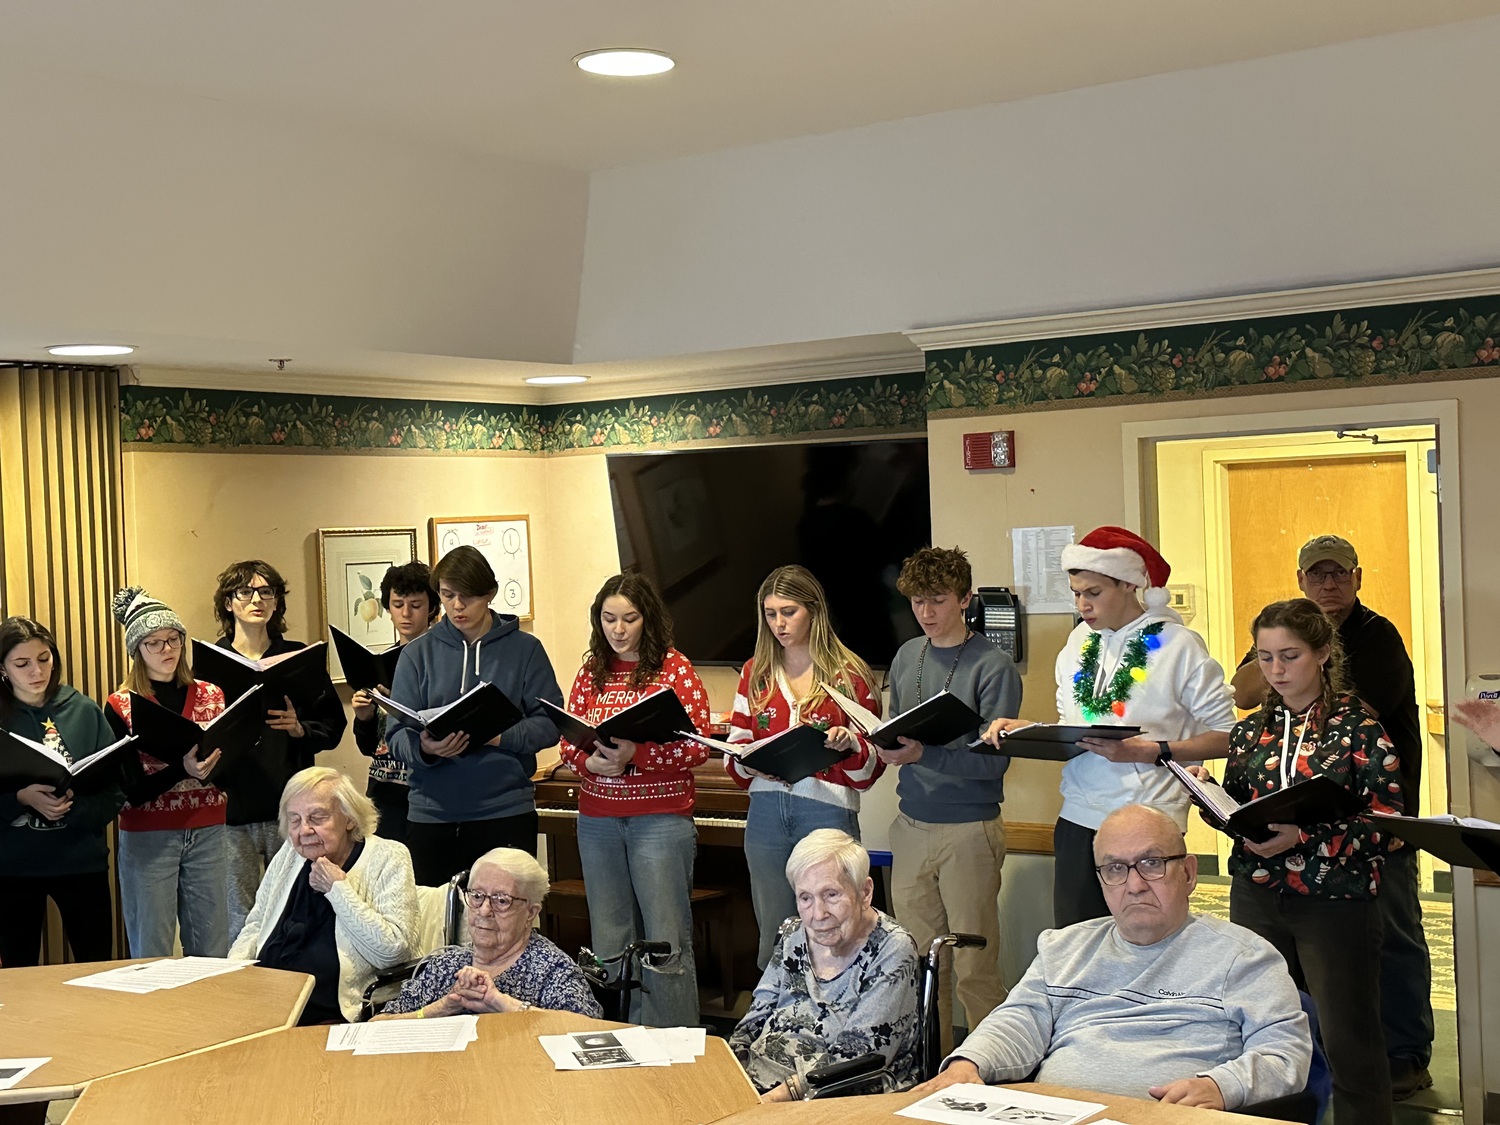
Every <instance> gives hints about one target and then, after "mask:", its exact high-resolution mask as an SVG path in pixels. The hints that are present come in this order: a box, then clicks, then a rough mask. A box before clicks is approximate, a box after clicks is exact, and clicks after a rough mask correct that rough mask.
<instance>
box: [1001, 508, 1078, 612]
mask: <svg viewBox="0 0 1500 1125" xmlns="http://www.w3.org/2000/svg"><path fill="white" fill-rule="evenodd" d="M1072 542H1073V528H1071V527H1013V528H1011V530H1010V544H1011V567H1012V573H1013V574H1014V576H1015V579H1014V581H1015V585H1016V593H1017V594H1019V595H1020V597H1021V601H1022V602H1023V603H1024V604H1025V606H1026V612H1027V613H1028V614H1029V615H1033V616H1034V615H1036V614H1038V613H1072V612H1073V611H1074V610H1073V591H1072V590H1071V589H1070V588H1069V587H1068V572H1067V571H1065V570H1064V569H1063V568H1062V551H1063V548H1064V547H1066V546H1068V545H1069V544H1070V543H1072Z"/></svg>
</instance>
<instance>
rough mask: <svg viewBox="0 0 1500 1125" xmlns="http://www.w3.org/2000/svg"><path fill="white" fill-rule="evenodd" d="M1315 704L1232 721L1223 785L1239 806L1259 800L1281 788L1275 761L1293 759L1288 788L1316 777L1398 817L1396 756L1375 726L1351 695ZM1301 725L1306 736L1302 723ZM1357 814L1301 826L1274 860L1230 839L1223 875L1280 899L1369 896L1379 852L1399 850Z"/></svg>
mask: <svg viewBox="0 0 1500 1125" xmlns="http://www.w3.org/2000/svg"><path fill="white" fill-rule="evenodd" d="M1324 710H1325V708H1324V705H1323V703H1322V702H1321V701H1319V702H1316V703H1314V704H1313V705H1312V707H1311V708H1309V709H1308V710H1307V711H1305V712H1302V713H1300V714H1299V713H1296V712H1293V713H1291V728H1290V737H1289V738H1288V736H1287V714H1288V712H1287V709H1286V708H1285V707H1282V706H1277V707H1275V708H1273V709H1271V710H1270V711H1269V712H1265V711H1260V712H1257V713H1255V714H1254V715H1251V716H1250V717H1249V718H1247V719H1243V720H1241V721H1240V722H1239V723H1237V724H1235V728H1234V730H1233V731H1231V732H1230V735H1229V761H1228V763H1227V765H1226V766H1225V771H1224V788H1225V790H1226V791H1228V793H1229V795H1230V796H1231V797H1233V798H1234V799H1235V800H1237V801H1239V802H1241V803H1242V804H1243V803H1244V802H1245V801H1248V800H1251V799H1252V798H1255V797H1264V796H1266V795H1267V794H1269V793H1274V792H1276V791H1277V790H1278V789H1280V788H1281V763H1282V759H1283V756H1284V755H1286V754H1292V753H1295V752H1296V749H1297V744H1298V740H1299V737H1300V739H1301V743H1302V752H1301V753H1300V754H1298V755H1297V761H1296V765H1295V767H1294V769H1295V778H1296V780H1294V781H1293V782H1292V784H1294V785H1295V784H1296V783H1297V781H1300V780H1305V779H1307V778H1310V777H1314V776H1317V775H1319V774H1321V775H1322V776H1324V777H1327V778H1329V779H1331V780H1333V781H1336V782H1338V783H1339V784H1340V785H1342V786H1344V787H1345V788H1347V789H1351V790H1353V791H1354V792H1355V793H1357V794H1358V795H1360V796H1361V797H1363V798H1365V799H1366V800H1367V801H1368V811H1370V812H1376V813H1399V812H1400V811H1401V809H1402V806H1403V799H1402V793H1401V772H1400V764H1401V763H1400V759H1399V757H1398V755H1397V754H1396V751H1395V748H1394V747H1393V746H1392V745H1391V743H1390V740H1389V739H1387V738H1386V736H1385V731H1384V730H1383V729H1382V728H1381V726H1380V723H1379V721H1378V720H1376V719H1375V718H1374V717H1373V716H1371V715H1370V713H1369V712H1367V711H1366V710H1365V709H1364V707H1363V706H1362V705H1361V704H1360V702H1359V700H1358V699H1356V698H1355V697H1354V696H1352V695H1344V696H1339V697H1337V698H1335V699H1334V701H1333V706H1332V707H1331V708H1329V709H1328V710H1327V714H1326V715H1325V714H1324ZM1304 724H1307V731H1306V734H1305V735H1304V734H1303V726H1304ZM1400 846H1401V842H1400V840H1398V839H1396V838H1395V837H1389V838H1388V837H1387V836H1386V835H1385V833H1383V832H1381V831H1380V829H1379V828H1377V827H1376V826H1375V825H1374V823H1373V822H1371V821H1370V820H1369V819H1368V818H1367V817H1365V816H1363V815H1361V816H1356V817H1354V818H1352V819H1351V820H1347V821H1337V822H1335V823H1332V824H1310V825H1304V826H1303V828H1302V837H1301V842H1300V843H1298V844H1295V845H1293V846H1292V847H1291V848H1289V849H1288V850H1286V851H1284V852H1282V853H1281V854H1280V855H1275V856H1272V857H1270V858H1269V859H1262V858H1261V857H1260V856H1257V855H1254V854H1252V853H1251V852H1249V851H1247V850H1246V849H1245V842H1244V841H1243V840H1239V841H1236V843H1235V846H1234V851H1233V853H1232V854H1231V855H1230V857H1229V872H1230V874H1231V875H1234V876H1236V877H1244V878H1246V879H1249V880H1250V881H1251V882H1253V883H1254V884H1256V885H1257V886H1261V887H1268V888H1271V889H1274V890H1277V891H1279V892H1281V893H1283V894H1300V895H1311V896H1314V897H1317V898H1342V899H1370V898H1374V897H1375V894H1376V891H1377V890H1378V888H1379V885H1380V867H1381V863H1382V861H1383V857H1384V855H1385V853H1386V852H1388V851H1391V850H1392V849H1393V848H1396V847H1400Z"/></svg>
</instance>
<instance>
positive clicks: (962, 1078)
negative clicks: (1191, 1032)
mask: <svg viewBox="0 0 1500 1125" xmlns="http://www.w3.org/2000/svg"><path fill="white" fill-rule="evenodd" d="M962 1082H967V1083H972V1084H974V1085H980V1086H982V1085H984V1079H983V1078H981V1077H979V1068H978V1067H977V1066H975V1065H974V1064H973V1063H971V1062H970V1061H969V1060H968V1059H954V1060H953V1061H952V1062H951V1063H949V1064H948V1065H947V1066H946V1067H945V1068H944V1069H943V1070H942V1071H941V1072H940V1073H939V1074H938V1076H937V1077H936V1078H931V1079H928V1080H927V1081H926V1082H923V1083H922V1084H921V1085H920V1086H918V1087H916V1088H915V1089H913V1090H912V1091H911V1092H912V1093H913V1094H930V1093H932V1092H933V1091H934V1090H941V1089H943V1087H945V1086H957V1085H959V1083H962ZM1217 1088H1218V1087H1215V1089H1217Z"/></svg>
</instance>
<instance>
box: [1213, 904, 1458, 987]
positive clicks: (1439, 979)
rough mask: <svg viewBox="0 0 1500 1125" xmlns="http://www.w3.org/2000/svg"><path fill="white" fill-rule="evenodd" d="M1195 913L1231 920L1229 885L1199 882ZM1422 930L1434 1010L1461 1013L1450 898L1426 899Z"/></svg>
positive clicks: (1423, 905)
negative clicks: (1429, 961) (1429, 958)
mask: <svg viewBox="0 0 1500 1125" xmlns="http://www.w3.org/2000/svg"><path fill="white" fill-rule="evenodd" d="M1193 909H1194V910H1196V911H1197V912H1199V913H1200V914H1214V915H1217V916H1218V917H1220V918H1223V919H1225V920H1226V921H1227V920H1228V918H1229V882H1228V880H1224V881H1212V882H1211V881H1207V880H1206V879H1204V880H1199V883H1198V889H1197V891H1195V892H1194V893H1193ZM1422 928H1423V929H1424V930H1426V931H1427V949H1428V952H1429V953H1430V954H1431V956H1432V1006H1433V1007H1434V1008H1440V1009H1442V1010H1444V1011H1448V1012H1452V1011H1456V1010H1457V1007H1458V1005H1457V1001H1456V999H1455V997H1454V992H1453V903H1452V900H1451V899H1449V898H1447V897H1446V896H1438V895H1423V896H1422Z"/></svg>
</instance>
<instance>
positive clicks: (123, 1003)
mask: <svg viewBox="0 0 1500 1125" xmlns="http://www.w3.org/2000/svg"><path fill="white" fill-rule="evenodd" d="M135 963H136V962H134V961H100V962H97V963H90V964H86V965H79V964H69V965H43V966H38V967H36V968H24V969H0V1005H4V1007H0V1058H40V1057H45V1056H49V1055H50V1056H51V1058H52V1061H51V1062H49V1063H46V1064H44V1065H43V1066H41V1067H39V1068H38V1069H36V1070H34V1071H32V1073H31V1074H29V1075H28V1076H27V1077H26V1078H25V1079H24V1080H23V1081H22V1082H21V1084H20V1085H18V1086H16V1087H14V1088H12V1089H9V1090H0V1104H3V1103H6V1102H27V1101H53V1100H56V1099H59V1098H76V1097H77V1096H78V1095H79V1093H81V1092H82V1090H83V1088H84V1087H85V1086H86V1085H88V1083H90V1082H92V1081H94V1080H95V1079H97V1078H103V1077H105V1076H106V1075H111V1074H119V1073H121V1072H123V1071H128V1070H132V1069H134V1068H136V1067H141V1066H147V1065H149V1064H151V1063H156V1062H161V1061H162V1060H164V1059H171V1058H176V1057H177V1056H179V1055H186V1054H190V1053H192V1052H194V1051H201V1050H203V1049H204V1048H206V1047H217V1046H219V1045H220V1044H224V1043H232V1042H234V1041H235V1040H237V1039H244V1038H246V1037H247V1036H254V1035H262V1034H264V1033H266V1032H268V1031H277V1030H280V1029H282V1028H286V1027H291V1026H293V1025H294V1024H296V1022H297V1019H298V1017H300V1016H301V1015H302V1008H303V1005H305V1004H306V1003H307V997H308V995H309V994H310V993H311V991H312V983H313V982H312V977H310V976H307V975H305V974H303V973H287V972H282V971H281V970H279V969H262V968H259V967H257V966H252V967H250V968H248V969H239V970H237V971H236V972H232V973H225V974H224V975H223V976H217V977H211V978H209V979H208V980H201V981H196V982H194V983H193V984H188V985H183V986H182V987H181V988H169V989H162V990H161V991H158V992H148V993H145V994H144V995H137V994H134V993H129V992H107V991H105V990H103V989H99V988H80V987H77V986H76V985H68V984H64V983H63V982H64V981H69V980H73V979H74V978H76V977H83V976H89V975H90V974H92V973H97V972H102V971H104V970H105V969H110V968H114V967H116V966H118V965H130V964H135Z"/></svg>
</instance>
